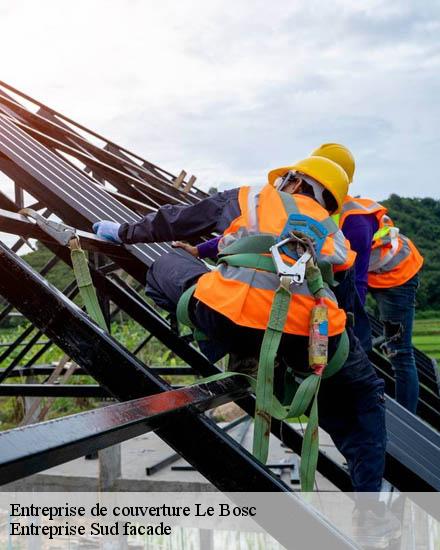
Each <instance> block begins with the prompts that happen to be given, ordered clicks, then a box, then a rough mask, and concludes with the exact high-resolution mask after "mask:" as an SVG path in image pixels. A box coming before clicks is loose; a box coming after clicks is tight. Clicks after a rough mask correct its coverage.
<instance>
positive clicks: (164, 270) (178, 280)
mask: <svg viewBox="0 0 440 550" xmlns="http://www.w3.org/2000/svg"><path fill="white" fill-rule="evenodd" d="M207 271H208V269H207V268H206V266H205V265H204V264H203V263H202V262H200V261H199V260H197V259H195V258H193V257H192V256H190V255H189V254H187V253H184V252H182V251H178V252H177V251H176V252H172V253H170V254H167V255H164V256H162V257H160V258H159V259H158V260H156V262H155V263H154V264H153V265H152V266H151V268H150V269H149V271H148V276H147V289H146V291H147V294H148V296H150V297H151V298H153V300H154V301H155V302H156V303H157V304H158V305H159V306H160V307H162V308H164V309H166V310H167V311H171V312H175V310H176V306H177V302H178V301H179V298H180V296H181V295H182V293H183V292H184V291H185V290H186V289H187V288H189V287H190V286H192V285H193V284H194V283H196V282H197V280H198V278H199V277H200V276H201V275H203V274H204V273H206V272H207ZM190 314H191V317H192V320H193V322H194V324H195V325H196V326H197V327H198V328H199V329H200V330H202V331H203V332H204V333H205V334H206V335H207V336H208V339H209V346H210V348H209V349H208V350H207V351H206V355H207V356H208V357H209V358H210V359H211V360H212V359H215V358H217V359H218V358H220V357H222V356H223V355H225V354H226V353H234V354H237V355H238V356H242V357H243V358H245V357H246V358H247V357H258V355H259V351H260V347H261V342H262V339H263V334H264V333H263V331H261V330H256V329H250V328H247V327H241V326H238V325H235V324H234V323H232V321H230V320H229V319H227V318H226V317H224V316H223V315H220V314H219V313H217V312H215V311H214V310H212V309H211V308H209V307H207V306H205V305H204V304H202V303H201V302H199V301H196V300H193V302H192V304H191V312H190ZM348 334H349V339H350V353H349V357H348V359H347V361H346V363H345V365H344V366H343V367H342V368H341V370H340V371H339V372H338V373H337V374H336V375H334V376H332V377H331V378H329V379H327V380H323V381H322V384H321V389H320V392H319V421H320V425H321V427H322V428H323V429H324V430H325V431H326V432H328V433H329V434H330V436H331V438H332V439H333V441H334V443H335V445H336V447H337V448H338V449H339V451H340V452H341V453H342V454H343V455H344V457H345V459H346V460H347V464H348V467H349V470H350V475H351V479H352V483H353V488H354V490H355V491H379V490H380V487H381V482H382V475H383V470H384V462H385V446H386V432H385V406H384V397H383V391H384V383H383V381H382V380H380V379H379V378H378V376H377V375H376V373H375V371H374V369H373V367H372V366H371V364H370V362H369V360H368V357H367V355H366V354H365V352H364V351H363V349H362V348H361V346H360V345H359V342H358V340H357V338H356V337H355V336H354V334H353V331H352V330H351V329H349V330H348ZM336 345H337V339H331V342H330V346H329V354H330V355H331V354H332V353H333V352H334V349H335V347H336ZM307 346H308V341H307V338H305V337H301V336H293V335H284V336H283V338H282V341H281V344H280V349H279V355H280V356H281V357H282V358H283V363H287V364H289V365H292V366H294V367H295V368H296V369H298V370H305V369H307V366H308V352H307ZM202 351H203V352H204V353H205V351H204V350H203V349H202ZM277 378H279V375H278V376H277Z"/></svg>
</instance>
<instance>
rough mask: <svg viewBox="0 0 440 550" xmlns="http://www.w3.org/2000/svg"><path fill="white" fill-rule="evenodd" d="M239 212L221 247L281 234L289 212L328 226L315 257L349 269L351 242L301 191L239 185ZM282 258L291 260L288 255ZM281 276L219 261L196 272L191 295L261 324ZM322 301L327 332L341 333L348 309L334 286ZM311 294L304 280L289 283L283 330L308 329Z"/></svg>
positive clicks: (243, 321) (234, 317)
mask: <svg viewBox="0 0 440 550" xmlns="http://www.w3.org/2000/svg"><path fill="white" fill-rule="evenodd" d="M238 199H239V205H240V211H241V214H240V215H239V216H238V217H237V218H236V219H235V220H233V221H232V222H231V224H230V225H229V227H228V228H227V229H226V231H225V233H224V236H223V238H222V239H221V240H220V242H219V252H220V253H221V251H222V249H224V248H225V247H226V246H229V245H230V244H232V243H233V242H235V241H237V240H240V239H242V238H245V237H248V236H253V235H266V236H267V235H271V236H274V237H276V238H277V237H279V236H280V235H281V233H282V231H283V229H284V227H285V225H286V222H287V219H288V217H289V215H290V214H302V215H305V216H309V217H310V218H313V219H314V220H316V221H318V222H320V223H322V224H323V225H324V226H325V228H326V229H327V231H328V235H327V237H326V238H325V241H324V244H323V246H322V250H321V252H320V254H319V256H318V261H327V262H328V263H330V264H331V265H332V266H333V270H334V271H341V270H346V269H349V268H350V267H351V266H352V265H353V263H354V259H355V257H356V254H355V253H354V252H353V251H352V250H351V249H350V244H349V242H348V241H347V239H345V237H344V236H343V234H342V232H341V231H340V230H339V229H338V227H337V225H336V224H335V222H334V221H333V220H332V219H331V217H330V216H329V214H328V212H327V210H325V209H324V208H323V207H322V206H320V205H319V203H317V202H316V201H315V200H313V199H312V198H310V197H307V196H305V195H290V194H287V193H283V192H280V191H277V190H276V189H275V188H274V187H272V186H271V185H265V186H262V187H241V188H240V191H239V195H238ZM283 257H284V259H285V260H286V259H287V260H288V261H290V262H291V263H294V260H292V259H291V258H289V257H287V256H283ZM279 285H280V279H279V276H278V275H277V274H276V273H271V272H268V271H264V270H259V269H252V268H246V267H233V266H230V265H228V264H223V263H222V264H220V265H219V266H218V267H217V268H216V269H214V270H213V271H210V272H209V273H206V274H204V275H202V277H200V279H199V280H198V282H197V285H196V289H195V292H194V296H195V298H197V299H198V300H200V301H201V302H203V303H204V304H206V305H207V306H209V307H210V308H212V309H214V310H215V311H218V312H219V313H221V314H222V315H224V316H226V317H228V318H229V319H231V321H233V322H234V323H235V324H237V325H242V326H246V327H251V328H256V329H261V330H265V329H266V328H267V325H268V321H269V314H270V310H271V307H272V302H273V299H274V295H275V291H276V290H277V288H278V287H279ZM325 292H326V296H325V298H324V299H325V302H326V304H327V306H328V314H329V332H328V333H329V336H335V335H337V334H341V333H342V332H343V331H344V329H345V322H346V315H345V312H344V311H343V310H342V309H340V308H339V307H338V303H337V300H336V297H335V295H334V294H333V292H332V291H331V290H330V289H329V288H326V291H325ZM314 305H315V298H314V296H313V295H312V293H311V292H310V290H309V288H308V286H307V282H306V281H304V283H303V284H302V285H299V286H295V287H293V293H292V298H291V301H290V307H289V311H288V315H287V320H286V323H285V326H284V332H286V333H289V334H296V335H300V336H308V335H309V323H310V314H311V311H312V309H313V307H314Z"/></svg>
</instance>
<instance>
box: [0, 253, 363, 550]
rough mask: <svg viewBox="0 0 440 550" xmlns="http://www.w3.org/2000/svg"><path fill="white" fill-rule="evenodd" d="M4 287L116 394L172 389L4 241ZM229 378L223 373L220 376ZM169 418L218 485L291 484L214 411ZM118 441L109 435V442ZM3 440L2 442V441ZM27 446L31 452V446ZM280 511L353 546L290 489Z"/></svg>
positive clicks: (332, 541) (192, 457) (161, 431)
mask: <svg viewBox="0 0 440 550" xmlns="http://www.w3.org/2000/svg"><path fill="white" fill-rule="evenodd" d="M17 281H20V285H17V284H16V283H17ZM0 294H2V295H4V296H5V297H6V298H7V299H8V301H9V302H10V303H12V304H14V305H15V307H16V308H17V309H18V310H19V311H21V312H22V313H23V315H25V316H26V317H28V318H29V319H30V320H31V321H32V322H33V323H34V324H35V325H37V326H39V327H40V328H41V329H43V330H44V332H45V333H46V334H47V336H48V337H49V338H51V339H52V340H53V341H54V343H56V344H57V345H58V346H60V347H61V348H62V349H63V350H64V351H65V353H67V354H68V355H69V356H70V357H72V359H73V360H74V361H76V362H77V363H78V364H80V365H82V367H83V368H85V369H86V370H87V371H88V372H89V373H90V374H91V375H92V376H94V378H96V380H97V381H98V382H99V383H101V385H102V386H104V387H106V388H107V389H108V390H109V392H110V393H111V394H112V395H114V396H115V397H117V398H119V399H121V400H131V399H136V398H140V397H144V396H145V394H151V393H157V392H167V390H168V389H169V386H168V385H166V384H165V383H164V382H163V381H162V380H160V379H158V378H157V377H156V376H155V375H154V374H153V372H151V371H150V370H149V369H148V368H147V367H145V365H143V364H142V363H140V362H139V361H138V360H137V359H136V358H135V357H134V356H133V355H131V354H130V353H129V352H127V350H125V349H124V348H122V347H121V346H120V345H119V344H117V342H115V341H114V340H113V339H112V338H111V337H110V336H109V335H108V334H106V333H104V332H103V331H102V330H101V329H100V328H99V327H97V325H95V324H94V323H93V322H92V321H91V320H90V319H89V318H88V317H87V315H86V314H84V312H83V311H82V310H80V309H79V308H77V307H76V306H75V305H74V304H73V303H71V302H69V300H67V299H66V298H65V297H64V296H63V295H62V294H61V293H59V292H58V291H56V290H55V289H54V288H53V287H52V286H51V285H49V284H48V283H47V282H46V281H44V280H42V279H41V278H40V277H39V276H38V274H36V273H35V272H34V271H33V270H31V269H30V268H29V266H28V265H27V264H26V263H25V262H24V261H23V260H22V259H21V258H19V257H17V256H16V255H14V254H13V253H12V252H10V251H9V250H8V249H7V247H5V246H4V245H3V244H1V243H0ZM41 303H44V304H45V307H44V308H41ZM230 382H232V381H230ZM223 383H224V381H221V382H220V384H223ZM233 386H234V387H235V388H236V391H237V393H236V395H235V397H236V396H237V395H241V394H242V392H243V391H244V389H243V387H240V386H237V385H236V383H234V384H233ZM165 395H166V394H165ZM230 397H232V396H230ZM164 399H166V397H164ZM167 419H168V422H167V423H166V424H164V425H161V426H160V427H158V429H157V430H156V431H157V434H158V435H159V437H161V438H162V439H164V441H166V442H167V443H168V444H169V445H171V446H172V447H173V448H174V449H175V450H178V451H179V452H180V453H181V454H182V457H183V458H185V460H187V461H188V462H189V463H190V464H193V465H194V466H195V467H196V468H197V470H198V471H199V472H200V473H201V474H202V475H204V476H205V477H206V478H207V479H208V480H210V481H211V482H212V483H213V484H214V485H215V486H216V487H217V488H218V489H220V490H222V491H228V492H234V491H245V492H251V491H272V492H273V491H275V492H290V490H289V488H288V486H287V485H286V484H284V483H283V482H282V481H281V480H279V479H278V478H277V477H276V476H274V475H273V474H272V473H271V472H269V471H268V470H267V469H266V468H265V467H264V466H263V465H262V464H260V463H259V462H258V461H256V460H255V459H254V458H253V457H252V456H251V455H250V454H249V453H248V452H246V451H245V450H244V449H243V448H242V447H241V446H240V445H238V444H237V443H235V442H234V441H233V440H232V439H231V438H230V437H228V436H227V434H224V433H223V432H222V430H220V429H218V428H217V427H216V426H215V424H213V423H212V422H211V421H210V420H209V419H207V418H206V417H201V416H200V415H199V414H198V412H197V411H196V410H195V409H194V408H193V407H191V406H189V407H187V408H185V409H182V410H180V411H177V412H176V411H173V412H170V413H169V414H168V418H167ZM86 437H87V436H86ZM41 440H42V438H40V441H41ZM112 443H113V442H112V441H110V442H109V444H110V445H111V444H112ZM43 445H44V446H45V447H47V446H48V441H46V440H43ZM4 447H5V446H4V445H3V446H2V448H4ZM6 447H8V446H6ZM23 451H25V452H26V453H28V452H29V451H28V450H27V451H26V449H23ZM81 452H83V451H81ZM22 454H23V453H22ZM59 458H61V461H62V462H64V461H66V460H68V458H66V457H59ZM37 462H39V459H38V460H37ZM40 467H41V465H40ZM29 472H30V469H29V466H27V467H26V468H25V469H24V470H23V471H22V474H21V475H28V474H29ZM8 479H10V477H9V478H8ZM279 514H281V515H283V516H285V521H286V522H287V521H289V520H288V518H289V517H296V518H297V519H300V521H304V523H305V524H307V525H310V529H311V530H312V532H311V535H310V541H309V542H313V541H314V542H316V543H317V541H318V538H320V540H322V538H323V537H325V540H326V546H327V548H335V549H336V548H350V547H352V546H353V545H352V543H351V542H350V541H347V540H346V539H345V538H343V537H342V536H341V535H340V534H339V533H338V532H337V531H336V530H335V529H334V528H333V527H332V526H331V524H329V523H328V522H326V521H325V520H324V519H323V518H322V517H321V516H318V515H317V514H316V513H314V512H313V510H312V509H311V507H310V506H307V505H305V504H304V503H303V502H302V501H301V500H300V498H299V497H296V496H295V495H293V494H292V493H290V497H289V498H287V499H286V501H285V505H284V506H283V507H282V510H280V511H279ZM279 514H278V517H277V520H279V517H280V516H279ZM261 523H262V525H263V526H264V527H265V528H266V529H268V530H269V532H271V534H272V535H273V536H275V537H276V536H277V535H276V531H274V527H273V523H272V521H271V519H270V518H263V520H262V522H261ZM315 537H316V538H315Z"/></svg>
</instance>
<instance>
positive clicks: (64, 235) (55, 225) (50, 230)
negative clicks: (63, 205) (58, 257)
mask: <svg viewBox="0 0 440 550" xmlns="http://www.w3.org/2000/svg"><path fill="white" fill-rule="evenodd" d="M19 214H21V215H22V216H26V217H27V218H32V219H33V220H34V221H35V222H36V224H37V225H38V227H40V228H41V229H42V230H43V231H44V232H45V233H47V234H48V235H50V236H51V237H52V238H53V239H55V241H56V242H57V243H59V244H61V245H63V246H67V245H68V244H69V242H70V241H71V240H72V239H76V238H77V236H76V232H75V228H73V227H70V226H69V225H66V224H64V223H61V222H55V221H53V220H48V219H46V218H45V217H44V216H42V215H41V214H39V213H38V212H36V211H35V210H32V208H22V209H21V210H20V211H19Z"/></svg>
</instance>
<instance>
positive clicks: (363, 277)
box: [342, 214, 378, 304]
mask: <svg viewBox="0 0 440 550" xmlns="http://www.w3.org/2000/svg"><path fill="white" fill-rule="evenodd" d="M377 228H378V223H377V219H376V216H374V215H373V214H366V215H356V216H348V218H347V219H346V220H345V222H344V225H343V226H342V232H343V233H344V235H345V237H346V238H347V239H348V240H349V241H350V246H351V248H352V249H353V250H354V251H355V252H356V260H355V263H354V267H355V272H356V288H357V291H358V294H359V297H360V299H361V302H362V304H365V300H366V297H367V290H368V264H369V263H370V254H371V244H372V242H373V235H374V233H375V232H376V231H377Z"/></svg>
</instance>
